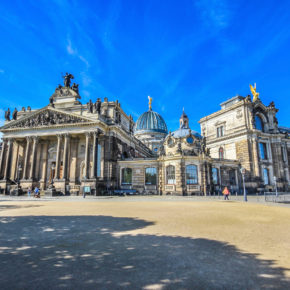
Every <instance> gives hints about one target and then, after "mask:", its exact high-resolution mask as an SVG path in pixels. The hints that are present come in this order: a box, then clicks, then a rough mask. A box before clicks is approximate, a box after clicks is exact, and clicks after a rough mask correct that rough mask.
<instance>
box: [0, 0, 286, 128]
mask: <svg viewBox="0 0 290 290" xmlns="http://www.w3.org/2000/svg"><path fill="white" fill-rule="evenodd" d="M1 2H2V3H1V5H0V33H1V40H2V41H1V45H0V59H1V62H0V104H1V109H0V113H1V117H2V115H3V110H6V109H7V107H10V108H12V109H13V108H14V107H18V108H19V109H20V108H21V107H22V106H28V105H30V106H31V107H32V108H41V107H44V106H46V105H47V104H48V103H49V97H50V96H51V94H52V93H53V92H54V89H55V87H56V86H57V85H58V84H59V83H61V82H62V78H61V74H64V73H65V72H70V73H72V74H73V75H74V76H75V81H76V82H77V83H79V84H80V85H79V87H80V95H81V96H82V100H81V101H82V102H83V103H86V102H87V101H88V100H89V99H92V100H93V101H95V100H96V98H98V97H100V98H102V99H103V98H104V97H108V98H109V100H116V99H118V100H119V101H120V102H121V104H122V107H123V109H124V110H125V111H126V112H127V113H128V114H132V115H133V117H134V120H135V121H136V119H137V117H138V116H139V115H140V114H141V113H143V112H144V111H146V110H147V108H148V105H147V104H148V99H147V96H148V95H150V96H151V97H152V98H153V104H152V107H153V110H155V111H157V112H159V113H160V114H161V115H162V116H163V117H164V119H165V120H166V122H167V125H168V128H169V129H171V130H174V129H176V128H177V127H178V119H179V117H180V115H181V112H182V108H183V107H184V108H185V111H186V113H187V114H188V116H189V118H190V126H191V128H192V129H195V130H198V131H199V130H200V129H199V124H198V123H197V122H198V120H199V119H200V118H201V117H203V116H205V115H207V114H210V113H213V112H215V111H217V110H218V109H219V104H220V103H221V102H223V101H225V100H226V99H229V98H231V97H233V96H235V95H237V94H239V95H243V96H246V95H248V94H249V93H250V89H249V84H250V83H252V84H253V83H255V82H256V83H257V91H258V92H260V97H261V99H262V101H263V102H264V103H265V104H266V105H268V104H269V102H270V101H272V100H274V101H275V103H276V106H277V107H278V108H279V113H278V119H279V125H284V126H290V122H289V94H290V70H289V67H290V53H289V51H290V50H289V48H290V17H289V12H290V1H281V0H279V1H238V0H237V1H226V0H221V1H219V0H200V1H184V0H179V1H168V0H167V1H157V0H155V1H154V0H153V1H150V0H147V1H141V0H138V1H136V0H134V1H130V0H123V1H117V0H116V1H110V0H106V1H97V0H96V1H78V0H70V1H61V0H55V1H52V0H47V1H40V0H39V1H35V0H34V1H29V0H26V1H1Z"/></svg>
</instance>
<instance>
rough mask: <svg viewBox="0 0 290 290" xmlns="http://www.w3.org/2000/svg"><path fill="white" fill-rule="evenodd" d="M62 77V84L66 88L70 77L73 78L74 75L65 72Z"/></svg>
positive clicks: (68, 85)
mask: <svg viewBox="0 0 290 290" xmlns="http://www.w3.org/2000/svg"><path fill="white" fill-rule="evenodd" d="M63 78H64V86H65V87H66V88H69V87H70V82H71V80H72V79H74V76H73V75H72V74H69V73H66V74H65V76H63Z"/></svg>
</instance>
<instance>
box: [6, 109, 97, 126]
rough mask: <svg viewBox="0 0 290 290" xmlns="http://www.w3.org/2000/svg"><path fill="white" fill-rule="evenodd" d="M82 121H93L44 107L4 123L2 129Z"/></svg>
mask: <svg viewBox="0 0 290 290" xmlns="http://www.w3.org/2000/svg"><path fill="white" fill-rule="evenodd" d="M82 123H93V121H92V120H91V119H89V118H85V117H82V116H78V115H75V114H71V113H66V112H63V111H60V110H56V109H54V108H50V107H46V108H44V109H41V110H38V111H36V112H33V113H32V114H31V115H28V116H25V117H23V118H22V119H20V120H16V121H11V122H9V123H8V124H6V125H4V126H3V127H2V129H3V130H5V129H30V128H39V127H51V126H56V125H71V124H82Z"/></svg>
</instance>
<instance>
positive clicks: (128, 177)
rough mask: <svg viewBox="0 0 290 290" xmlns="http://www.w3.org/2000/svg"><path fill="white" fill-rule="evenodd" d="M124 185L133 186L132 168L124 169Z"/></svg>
mask: <svg viewBox="0 0 290 290" xmlns="http://www.w3.org/2000/svg"><path fill="white" fill-rule="evenodd" d="M122 184H124V185H126V184H132V168H123V169H122Z"/></svg>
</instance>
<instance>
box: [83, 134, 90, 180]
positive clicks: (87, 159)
mask: <svg viewBox="0 0 290 290" xmlns="http://www.w3.org/2000/svg"><path fill="white" fill-rule="evenodd" d="M90 136H91V133H90V132H87V133H86V151H85V172H84V173H85V174H84V179H88V171H89V166H90V164H89V162H90V156H89V155H90V152H89V143H90Z"/></svg>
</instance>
